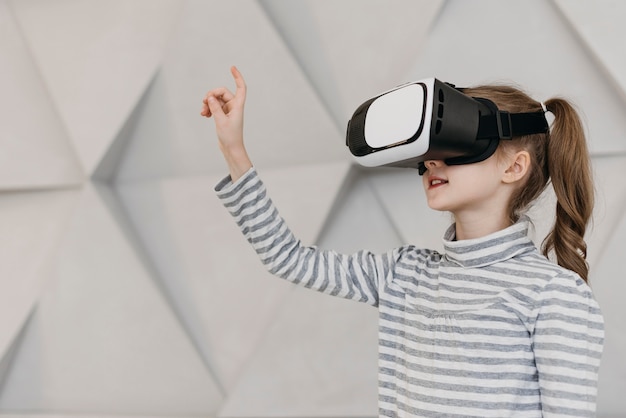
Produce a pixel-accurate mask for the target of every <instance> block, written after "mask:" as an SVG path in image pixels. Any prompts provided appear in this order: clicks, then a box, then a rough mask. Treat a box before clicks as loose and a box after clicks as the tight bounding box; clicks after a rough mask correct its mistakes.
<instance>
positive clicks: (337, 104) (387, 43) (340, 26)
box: [260, 0, 444, 132]
mask: <svg viewBox="0 0 626 418" xmlns="http://www.w3.org/2000/svg"><path fill="white" fill-rule="evenodd" d="M443 3H444V2H443V1H442V0H437V1H432V0H419V1H406V0H392V1H369V2H363V1H360V0H348V1H341V2H319V1H298V2H289V1H281V0H261V1H260V4H261V6H262V7H263V9H264V10H265V12H266V13H267V15H268V16H269V18H270V19H271V20H272V22H273V23H274V25H275V26H276V29H277V30H278V32H279V33H280V35H281V36H282V38H283V40H284V42H285V44H286V45H287V46H288V47H289V49H290V52H291V53H292V54H293V56H294V57H295V58H296V59H297V60H298V63H299V65H300V67H301V69H302V71H303V72H304V73H305V74H306V75H307V77H308V78H309V80H310V82H311V84H312V85H313V87H314V88H315V90H316V92H317V93H318V94H319V95H320V97H321V99H322V102H323V104H324V106H325V107H326V109H327V110H328V111H329V112H330V115H331V117H332V118H333V119H334V121H335V124H336V126H337V128H338V129H339V131H340V132H343V131H344V130H345V127H346V123H347V121H348V119H349V118H350V117H351V116H352V112H353V111H354V109H355V108H356V106H358V105H359V104H361V103H362V102H363V101H364V100H365V99H366V98H368V97H371V96H373V95H375V94H378V93H380V92H381V91H385V90H387V89H389V87H390V86H389V83H390V80H393V81H392V83H393V82H395V83H397V84H400V83H401V82H404V81H409V80H405V79H404V76H405V74H406V72H407V70H408V69H409V67H410V65H411V64H412V60H413V57H415V56H416V55H417V54H418V52H419V50H420V47H421V46H422V43H423V42H424V41H425V39H426V37H427V35H428V31H429V30H430V28H431V24H432V22H433V21H434V20H435V18H436V17H437V14H438V13H439V12H440V9H441V6H442V5H443ZM347 26H348V27H349V30H347Z"/></svg>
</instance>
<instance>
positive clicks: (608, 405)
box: [591, 212, 626, 416]
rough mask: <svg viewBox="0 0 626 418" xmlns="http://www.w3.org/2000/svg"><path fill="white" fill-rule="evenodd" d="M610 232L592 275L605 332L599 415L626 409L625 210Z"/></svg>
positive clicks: (620, 413) (617, 413)
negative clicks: (625, 391) (625, 324)
mask: <svg viewBox="0 0 626 418" xmlns="http://www.w3.org/2000/svg"><path fill="white" fill-rule="evenodd" d="M613 232H614V233H613V236H612V237H611V239H610V240H609V241H608V243H607V246H606V248H605V250H604V253H603V254H602V258H601V259H600V260H599V262H598V263H597V266H596V268H595V269H594V270H593V271H592V277H591V280H592V283H593V290H594V294H595V296H596V298H597V300H598V303H599V304H600V308H601V309H602V313H603V315H604V324H605V334H606V340H605V344H604V353H603V355H602V363H601V365H600V379H599V386H598V415H599V416H604V415H606V416H621V415H623V414H624V411H626V399H625V398H624V388H625V387H626V363H625V362H624V353H625V352H626V330H624V318H625V317H626V306H625V305H624V300H623V297H622V296H623V295H624V294H625V293H626V281H625V280H624V273H623V272H624V265H623V264H624V245H623V240H624V238H623V237H624V235H625V234H626V212H625V213H624V214H623V215H622V218H621V220H620V221H619V222H618V223H617V224H615V228H614V230H613Z"/></svg>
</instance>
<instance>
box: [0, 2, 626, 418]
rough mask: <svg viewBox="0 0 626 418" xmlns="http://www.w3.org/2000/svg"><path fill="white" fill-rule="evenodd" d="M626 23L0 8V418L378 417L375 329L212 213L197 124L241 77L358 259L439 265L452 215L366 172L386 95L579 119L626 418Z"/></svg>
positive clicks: (567, 11) (309, 195) (297, 10)
mask: <svg viewBox="0 0 626 418" xmlns="http://www.w3.org/2000/svg"><path fill="white" fill-rule="evenodd" d="M625 18H626V3H625V2H622V1H618V0H598V1H594V2H590V1H585V0H525V1H508V2H502V1H498V0H447V1H443V0H421V1H413V0H392V1H388V0H344V1H341V2H336V1H331V0H324V1H319V0H318V1H313V0H259V1H252V0H243V1H238V2H232V1H217V0H211V1H209V0H133V1H125V0H108V1H106V2H102V1H96V0H53V1H50V0H0V91H1V92H2V94H0V237H2V238H1V240H0V260H1V262H0V416H13V415H12V414H16V415H15V416H17V415H19V416H25V415H27V416H32V417H35V416H44V415H45V416H59V417H60V416H66V415H68V414H72V415H73V416H74V415H78V416H94V415H98V416H131V415H132V416H157V415H158V416H172V417H184V416H223V417H254V416H257V417H258V416H267V417H271V416H282V417H305V416H306V417H313V416H375V415H376V414H377V409H376V358H377V353H376V325H377V324H376V312H375V310H373V309H370V308H368V307H365V306H361V305H359V304H356V303H353V302H346V301H343V300H338V299H334V298H329V297H325V296H323V295H318V294H315V293H313V292H309V291H306V290H303V289H296V288H294V287H292V286H291V285H288V284H287V283H284V282H282V281H280V280H277V279H275V278H273V277H270V276H269V274H267V273H265V272H264V271H263V268H262V267H261V264H260V263H259V261H258V260H257V259H256V256H255V255H254V254H253V252H252V251H251V250H250V249H249V248H248V247H247V244H246V242H245V241H244V240H243V238H242V237H241V236H240V234H239V232H238V231H237V228H236V227H235V225H234V223H233V222H232V220H231V219H229V215H228V214H227V213H226V211H225V210H224V209H223V208H222V207H221V206H220V204H219V202H218V201H217V199H216V198H215V197H214V195H213V186H214V185H215V183H216V182H217V181H219V180H220V179H221V177H222V176H223V175H224V174H225V165H224V163H223V162H222V160H221V156H220V154H219V151H218V149H217V145H216V139H215V135H214V132H213V125H212V122H211V121H206V120H204V119H203V118H201V117H200V116H199V110H200V104H201V99H202V96H203V94H204V92H205V91H206V90H208V89H210V88H213V87H215V86H218V85H223V84H226V85H228V86H232V81H231V80H230V75H229V71H228V68H229V66H230V65H232V64H236V65H237V66H238V67H239V68H240V69H241V71H242V72H243V73H244V76H245V77H246V80H247V82H248V86H249V95H248V102H247V114H246V138H247V142H248V146H249V150H250V154H251V155H252V157H253V160H254V161H255V164H256V166H257V168H258V169H259V171H260V172H261V174H262V176H263V178H264V180H265V181H266V183H267V185H268V188H269V190H270V193H271V195H272V197H273V199H274V200H275V202H276V203H277V205H278V207H279V209H280V210H281V213H282V214H283V216H284V217H285V218H286V219H287V220H288V222H289V224H290V225H291V227H292V228H293V229H294V231H295V232H296V233H297V234H298V235H299V236H300V237H301V238H302V239H303V241H305V242H309V243H317V244H318V245H320V246H323V247H329V248H335V249H338V250H341V251H354V250H356V249H359V248H364V247H366V248H369V249H373V250H380V251H382V250H385V249H387V248H390V247H392V246H397V245H399V244H402V243H406V242H411V243H414V244H416V245H423V246H430V247H435V248H438V247H439V246H440V239H441V234H442V233H443V231H444V229H445V227H446V226H447V224H448V221H449V219H448V217H447V215H445V214H438V213H433V212H432V211H430V210H429V209H428V208H427V207H426V205H425V203H424V202H423V199H422V191H421V183H420V181H419V180H418V178H417V174H416V173H415V172H414V171H411V170H388V169H380V170H363V169H359V168H358V167H354V166H353V165H352V163H351V160H350V158H349V155H348V151H347V149H346V148H345V146H344V137H343V136H344V130H345V123H346V121H347V119H348V117H349V115H350V114H351V112H352V110H353V109H354V108H355V106H357V105H358V104H360V103H361V102H362V101H363V100H364V99H365V98H368V97H370V96H371V95H373V94H375V93H378V92H379V91H382V90H384V89H386V88H389V87H390V86H394V85H397V84H400V83H402V82H405V81H409V80H412V79H416V78H421V77H425V76H431V75H433V76H437V77H439V78H441V79H444V80H447V81H450V82H454V83H456V84H458V85H469V84H476V83H481V82H489V81H514V82H516V83H518V84H521V85H522V86H524V87H526V88H527V90H528V91H529V92H530V93H531V94H533V95H534V96H535V97H536V98H537V99H539V100H545V99H547V98H549V97H551V96H553V95H564V96H566V97H569V98H571V99H572V100H574V102H575V103H576V104H577V105H578V107H579V108H580V110H581V111H582V113H583V115H584V118H585V122H586V126H587V129H588V133H589V142H590V148H591V151H592V154H593V163H594V170H595V173H596V187H597V191H598V199H597V200H598V203H597V207H596V211H595V222H594V226H593V229H592V231H591V232H590V233H589V236H588V242H589V246H590V250H589V260H590V263H591V268H592V270H591V280H592V283H593V288H594V290H595V292H596V295H597V298H598V300H599V301H600V303H601V306H602V308H603V311H604V313H605V317H606V318H605V319H606V326H607V340H606V350H605V356H604V360H603V364H602V369H601V380H600V395H599V404H598V410H599V416H604V417H609V416H615V417H618V416H626V398H624V396H623V394H624V393H625V391H626V361H625V360H624V358H623V353H624V352H626V329H625V328H624V325H623V323H622V321H621V319H622V318H624V317H625V315H626V307H625V305H624V304H623V303H622V300H621V295H622V294H623V293H624V292H623V291H626V289H625V288H624V287H625V284H624V283H626V282H625V281H624V280H623V273H621V271H622V270H623V269H622V268H621V265H620V261H621V259H623V257H624V256H625V255H626V252H625V250H624V246H623V245H622V244H621V242H620V238H621V237H622V236H623V235H624V234H625V233H626V183H624V181H623V179H624V178H625V176H626V138H625V136H626V135H625V134H624V132H626V119H624V118H623V115H624V114H625V111H626V77H625V76H624V75H625V74H626V54H625V53H624V52H623V46H622V39H624V37H625V36H626V28H625V27H624V26H623V21H624V19H625ZM550 199H551V196H550V194H547V195H546V197H545V199H544V200H542V201H541V202H540V203H539V204H538V207H537V208H535V209H534V210H533V212H532V213H533V215H534V216H535V222H536V225H537V240H538V241H539V240H540V239H541V237H542V236H543V235H544V234H545V232H546V230H547V228H548V226H549V222H550V221H551V217H550V215H548V216H546V214H545V210H544V208H546V207H547V206H548V205H549V203H550ZM364 224H367V225H368V228H363V227H362V225H364Z"/></svg>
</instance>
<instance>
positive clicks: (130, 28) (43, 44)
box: [11, 0, 183, 174]
mask: <svg viewBox="0 0 626 418" xmlns="http://www.w3.org/2000/svg"><path fill="white" fill-rule="evenodd" d="M11 4H12V7H13V9H14V10H15V15H16V17H17V19H18V21H19V24H20V27H21V28H22V30H23V33H24V37H25V39H26V41H27V43H28V45H29V48H30V50H31V51H32V53H33V56H34V59H35V61H36V62H37V65H38V67H39V70H40V71H41V75H42V77H43V79H44V80H45V82H46V84H47V87H48V90H49V92H50V94H51V95H52V98H53V101H54V103H55V105H56V107H57V109H58V112H59V113H60V115H61V117H62V118H63V121H64V123H65V125H66V127H67V129H68V131H69V133H70V135H71V139H72V140H73V142H74V145H75V147H76V151H77V152H78V155H79V157H80V160H81V162H82V164H83V166H84V167H85V170H86V171H87V173H88V174H91V173H92V172H93V170H94V169H95V167H96V166H97V164H98V162H99V160H100V158H101V157H102V155H103V154H104V152H105V151H106V149H107V148H108V146H109V144H110V143H111V142H112V141H113V140H114V138H115V136H116V134H117V132H118V130H119V129H120V128H121V126H122V125H123V123H124V121H125V119H126V117H127V116H128V115H129V114H130V113H131V111H132V110H133V108H134V106H135V104H136V102H137V100H138V99H139V97H140V95H141V93H142V92H143V91H144V89H145V88H146V87H147V85H148V82H149V81H150V79H151V78H152V76H153V75H154V72H155V71H156V69H157V68H158V66H159V64H160V61H161V58H162V54H163V51H164V49H165V47H166V45H167V43H168V41H169V39H170V36H171V31H172V29H173V27H174V26H175V25H176V24H177V23H178V17H179V13H180V10H181V8H182V5H183V1H181V0H157V1H155V0H137V1H132V2H128V1H124V0H112V1H107V2H93V1H81V0H61V1H54V2H48V1H42V0H18V1H15V0H12V1H11Z"/></svg>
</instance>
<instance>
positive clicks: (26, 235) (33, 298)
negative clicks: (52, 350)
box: [0, 190, 80, 360]
mask: <svg viewBox="0 0 626 418" xmlns="http://www.w3.org/2000/svg"><path fill="white" fill-rule="evenodd" d="M79 196H80V191H79V190H58V191H39V192H21V193H18V192H11V193H6V192H5V193H1V194H0V214H1V216H0V237H3V238H2V239H1V240H0V254H1V258H2V262H1V263H0V360H1V359H3V358H4V356H5V354H6V351H7V350H8V348H9V347H10V346H11V343H12V341H13V340H14V339H15V338H16V337H17V335H18V333H19V331H20V330H21V329H22V327H23V326H24V323H25V321H26V319H27V317H28V316H29V315H30V313H31V312H32V310H33V307H34V306H35V304H36V302H37V300H38V299H39V296H40V295H41V293H42V291H43V289H44V287H45V286H47V285H49V284H50V279H51V278H52V277H53V274H52V273H53V268H54V263H55V262H56V260H57V256H58V252H57V249H58V247H59V242H61V240H62V238H63V237H64V235H65V228H66V227H67V225H68V221H69V220H70V219H71V217H72V215H73V214H74V210H75V206H76V203H77V201H78V198H79Z"/></svg>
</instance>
